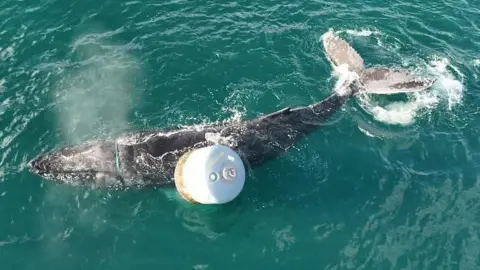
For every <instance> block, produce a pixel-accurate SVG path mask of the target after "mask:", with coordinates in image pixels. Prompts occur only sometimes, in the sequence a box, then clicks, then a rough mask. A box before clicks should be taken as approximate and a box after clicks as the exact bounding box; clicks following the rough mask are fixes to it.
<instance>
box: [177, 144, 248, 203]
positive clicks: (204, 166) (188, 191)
mask: <svg viewBox="0 0 480 270" xmlns="http://www.w3.org/2000/svg"><path fill="white" fill-rule="evenodd" d="M244 183H245V167H244V165H243V162H242V160H241V159H240V157H239V156H238V154H237V153H236V152H235V151H233V150H232V149H231V148H229V147H227V146H224V145H219V144H217V145H213V146H208V147H204V148H200V149H196V150H194V151H192V152H189V153H187V154H185V155H184V156H182V157H181V158H180V160H179V161H178V163H177V166H176V168H175V186H176V188H177V190H178V192H179V193H180V195H182V197H183V198H184V199H186V200H187V201H190V202H193V203H200V204H223V203H228V202H230V201H232V200H233V199H235V198H236V197H237V196H238V195H239V194H240V192H241V191H242V189H243V185H244Z"/></svg>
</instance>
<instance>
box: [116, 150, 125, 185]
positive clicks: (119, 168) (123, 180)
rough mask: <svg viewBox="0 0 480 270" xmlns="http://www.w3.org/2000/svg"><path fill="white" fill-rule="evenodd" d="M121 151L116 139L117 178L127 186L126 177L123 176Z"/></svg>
mask: <svg viewBox="0 0 480 270" xmlns="http://www.w3.org/2000/svg"><path fill="white" fill-rule="evenodd" d="M120 165H121V164H120V152H119V151H118V143H117V141H116V140H115V178H116V179H117V180H119V181H120V182H121V183H122V186H123V187H125V179H123V177H122V170H121V167H120Z"/></svg>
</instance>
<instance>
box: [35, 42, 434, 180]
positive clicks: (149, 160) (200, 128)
mask: <svg viewBox="0 0 480 270" xmlns="http://www.w3.org/2000/svg"><path fill="white" fill-rule="evenodd" d="M323 47H324V51H325V55H326V57H327V59H328V61H330V63H331V64H332V66H333V68H338V67H341V66H342V67H347V68H348V71H349V72H352V73H353V74H357V76H356V77H355V79H352V80H348V81H346V82H345V83H344V84H343V85H342V86H341V87H340V88H339V89H342V91H334V93H332V94H330V95H329V96H328V97H326V98H325V99H323V100H320V101H319V102H316V103H313V104H311V105H308V106H301V107H287V108H283V109H281V110H279V111H276V112H273V113H270V114H266V115H263V116H260V117H257V118H253V119H247V120H239V121H224V122H218V123H211V124H204V125H194V126H187V127H171V128H168V129H164V130H162V129H152V130H143V131H138V132H130V133H126V134H123V135H121V136H119V137H118V138H114V139H103V140H90V141H85V142H83V143H80V144H77V145H71V146H64V147H63V148H60V149H56V150H52V151H50V152H47V153H43V154H41V155H40V156H38V157H36V158H34V159H33V160H31V161H30V162H29V164H28V167H29V170H30V171H31V172H32V173H33V174H35V175H37V176H39V177H41V178H43V179H46V180H52V181H55V182H56V183H59V184H67V185H72V186H83V185H88V186H95V187H102V188H129V187H166V186H169V187H172V186H174V173H175V167H176V164H177V162H178V161H179V159H180V158H181V157H182V156H183V155H184V154H186V153H187V152H189V151H192V150H195V149H199V148H202V147H207V146H210V145H213V144H223V145H226V146H228V147H230V148H231V149H233V150H234V151H235V152H237V153H238V155H239V156H240V157H241V159H242V161H243V162H244V163H245V164H246V167H247V168H248V169H250V170H251V169H254V168H256V167H258V166H261V165H263V164H265V163H267V162H269V161H271V160H273V159H276V158H278V157H280V156H281V155H284V154H285V153H287V152H288V151H289V150H290V149H292V147H294V146H295V145H296V144H297V143H298V142H299V141H301V140H304V139H306V138H307V137H308V136H309V135H310V134H311V133H313V132H316V131H317V130H319V129H320V128H322V127H324V126H326V125H325V124H326V122H327V121H328V120H329V119H331V117H332V116H333V115H334V114H335V113H336V112H338V111H339V110H340V109H341V108H342V106H344V104H346V103H347V102H348V101H349V100H350V99H351V98H352V97H354V96H356V95H357V94H359V93H366V94H379V95H390V94H399V93H411V92H418V91H425V90H427V89H429V88H431V87H432V85H433V84H434V82H435V78H428V77H422V76H419V75H415V74H413V73H410V72H408V71H405V70H398V69H391V68H388V67H370V68H369V67H366V66H365V63H364V60H363V58H362V57H361V56H360V54H359V53H357V51H356V50H355V49H354V48H353V47H352V46H351V45H350V44H348V43H347V42H346V41H345V40H344V39H342V38H340V37H338V36H335V35H333V34H326V35H324V36H323Z"/></svg>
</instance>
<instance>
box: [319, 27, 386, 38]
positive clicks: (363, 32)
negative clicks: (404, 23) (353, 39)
mask: <svg viewBox="0 0 480 270" xmlns="http://www.w3.org/2000/svg"><path fill="white" fill-rule="evenodd" d="M328 32H333V30H332V29H330V30H329V31H328ZM334 33H335V34H336V35H338V34H342V33H346V34H348V35H350V36H357V37H369V36H374V35H383V34H382V32H380V31H379V30H377V29H371V28H360V29H343V30H337V31H334Z"/></svg>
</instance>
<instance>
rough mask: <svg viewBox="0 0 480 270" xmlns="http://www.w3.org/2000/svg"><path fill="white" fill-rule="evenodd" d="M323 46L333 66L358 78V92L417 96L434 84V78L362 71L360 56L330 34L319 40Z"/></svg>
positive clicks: (370, 69) (362, 64)
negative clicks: (345, 68) (341, 68)
mask: <svg viewBox="0 0 480 270" xmlns="http://www.w3.org/2000/svg"><path fill="white" fill-rule="evenodd" d="M323 46H324V48H325V52H326V54H327V56H328V58H329V60H330V61H331V62H332V64H333V65H334V66H337V67H338V66H342V65H348V69H349V71H351V72H355V73H357V74H358V76H359V80H358V81H359V82H360V84H361V90H360V91H364V92H367V93H371V94H381V95H389V94H397V93H411V92H420V91H423V90H426V89H428V88H430V87H431V86H432V85H433V84H434V83H435V81H436V79H435V78H424V77H420V76H416V75H413V74H411V73H409V72H407V71H403V70H395V69H389V68H384V67H381V68H365V64H364V60H363V58H362V57H361V56H360V54H359V53H358V52H357V51H356V50H355V49H354V48H352V46H350V45H349V44H348V43H347V42H346V41H345V40H343V39H341V38H340V37H337V36H335V35H333V34H332V33H327V34H325V35H324V36H323ZM356 85H357V84H356Z"/></svg>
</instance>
